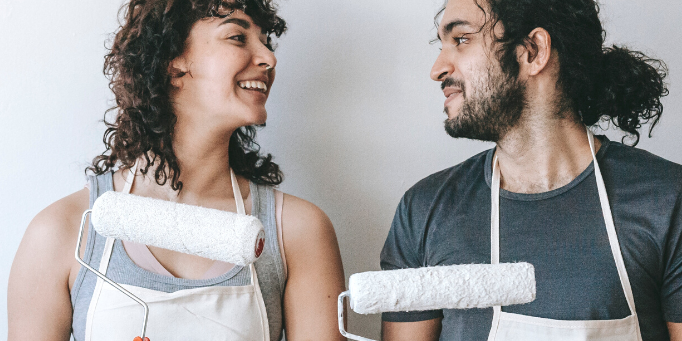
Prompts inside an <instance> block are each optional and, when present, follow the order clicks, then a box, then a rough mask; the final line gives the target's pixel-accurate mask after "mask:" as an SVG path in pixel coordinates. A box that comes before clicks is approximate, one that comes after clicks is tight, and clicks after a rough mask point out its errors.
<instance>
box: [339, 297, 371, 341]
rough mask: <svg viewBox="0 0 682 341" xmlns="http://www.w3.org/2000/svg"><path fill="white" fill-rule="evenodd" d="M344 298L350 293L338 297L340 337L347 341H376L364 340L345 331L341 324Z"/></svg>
mask: <svg viewBox="0 0 682 341" xmlns="http://www.w3.org/2000/svg"><path fill="white" fill-rule="evenodd" d="M345 297H350V291H344V292H342V293H341V295H339V332H341V335H343V336H344V337H346V338H348V339H351V340H356V341H376V340H372V339H368V338H365V337H362V336H358V335H353V334H351V333H349V332H347V331H346V327H345V325H344V323H343V322H344V321H343V320H344V319H343V318H344V311H345V309H344V306H343V299H344V298H345Z"/></svg>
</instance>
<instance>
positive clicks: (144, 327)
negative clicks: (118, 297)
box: [75, 210, 149, 341]
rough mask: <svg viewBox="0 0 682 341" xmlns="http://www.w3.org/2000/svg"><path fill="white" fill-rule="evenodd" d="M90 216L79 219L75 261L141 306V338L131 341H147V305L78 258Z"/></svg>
mask: <svg viewBox="0 0 682 341" xmlns="http://www.w3.org/2000/svg"><path fill="white" fill-rule="evenodd" d="M91 214H92V210H87V211H85V212H83V216H82V217H81V226H80V229H79V231H78V240H77V241H76V253H75V256H76V260H77V261H78V263H80V264H81V265H82V266H83V267H85V268H86V269H88V270H90V271H92V273H94V274H95V275H96V276H97V277H99V278H101V279H102V280H103V281H105V282H107V283H109V284H110V285H111V286H113V287H114V288H116V290H118V291H120V292H122V293H123V294H125V295H126V296H128V297H130V298H131V299H133V300H134V301H135V302H137V303H139V304H140V305H141V306H142V308H143V309H144V320H143V321H142V337H139V336H138V337H136V338H135V339H134V340H133V341H138V339H139V341H143V339H144V341H149V338H146V337H144V335H145V334H146V332H147V319H148V318H149V307H148V306H147V303H145V302H144V301H142V300H141V299H139V298H138V297H137V296H135V295H133V294H132V293H131V292H130V291H128V290H126V289H125V288H123V287H122V286H120V285H119V284H118V283H116V282H114V281H112V280H110V279H109V278H108V277H107V276H105V275H104V274H102V273H100V272H99V271H97V270H95V269H94V268H92V267H91V266H90V264H88V263H86V262H85V261H84V260H83V259H82V258H81V256H80V249H81V239H83V231H84V230H85V222H86V221H87V218H88V216H89V215H91Z"/></svg>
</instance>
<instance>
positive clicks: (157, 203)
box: [76, 191, 265, 341]
mask: <svg viewBox="0 0 682 341" xmlns="http://www.w3.org/2000/svg"><path fill="white" fill-rule="evenodd" d="M88 215H91V222H92V226H93V227H94V228H95V231H97V233H99V234H100V235H102V236H104V237H107V238H115V239H122V240H126V241H132V242H136V243H141V244H145V245H152V246H155V247H159V248H164V249H168V250H173V251H177V252H182V253H186V254H191V255H197V256H201V257H204V258H209V259H213V260H219V261H223V262H228V263H233V264H236V265H241V266H246V265H249V264H251V263H253V262H255V261H256V259H258V257H260V255H261V253H262V252H263V248H264V246H265V232H264V229H263V224H262V223H261V222H260V220H258V218H256V217H253V216H250V215H245V214H238V213H232V212H226V211H221V210H216V209H210V208H204V207H199V206H192V205H186V204H180V203H174V202H170V201H165V200H158V199H152V198H146V197H140V196H136V195H132V194H124V193H120V192H114V191H109V192H106V193H104V194H102V195H101V196H100V197H99V198H97V200H96V201H95V203H94V204H93V206H92V209H91V210H88V211H85V213H83V217H82V219H81V226H80V232H79V234H78V242H77V245H76V259H77V260H78V262H79V263H80V264H81V265H83V266H84V267H85V268H87V269H88V270H90V271H92V272H93V273H95V274H96V275H97V276H98V277H100V278H101V279H102V280H104V281H105V282H107V283H109V284H110V285H112V286H114V287H115V288H116V289H118V290H119V291H121V292H122V293H124V294H125V295H127V296H128V297H130V298H131V299H133V300H135V301H136V302H137V303H139V304H140V305H142V307H143V308H144V320H143V323H142V334H141V335H142V336H141V337H138V338H140V339H141V340H145V341H148V339H145V332H146V328H147V318H148V315H149V308H148V307H147V304H146V303H145V302H144V301H142V300H140V299H139V298H137V297H136V296H135V295H133V294H132V293H130V292H129V291H128V290H126V289H125V288H123V287H121V286H120V285H118V284H117V283H116V282H114V281H112V280H110V279H109V278H107V277H106V276H104V275H103V274H101V273H100V272H99V271H97V270H95V269H93V268H92V267H90V265H88V264H87V263H85V262H84V261H83V260H82V259H81V258H80V254H79V250H80V248H81V239H82V236H83V230H84V227H85V221H86V219H87V216H88ZM136 340H137V338H136Z"/></svg>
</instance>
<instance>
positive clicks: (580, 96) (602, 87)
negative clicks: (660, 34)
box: [436, 0, 668, 145]
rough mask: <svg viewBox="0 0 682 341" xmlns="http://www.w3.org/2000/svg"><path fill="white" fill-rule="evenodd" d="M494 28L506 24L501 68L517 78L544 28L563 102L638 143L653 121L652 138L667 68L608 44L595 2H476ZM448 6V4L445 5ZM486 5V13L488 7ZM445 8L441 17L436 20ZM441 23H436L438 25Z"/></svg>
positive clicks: (660, 111)
mask: <svg viewBox="0 0 682 341" xmlns="http://www.w3.org/2000/svg"><path fill="white" fill-rule="evenodd" d="M474 1H475V3H476V5H478V7H479V9H480V10H481V11H483V13H484V14H485V15H486V18H487V19H488V20H487V24H488V27H489V28H490V29H491V30H492V29H494V28H495V26H496V25H498V24H500V25H502V28H504V34H503V35H502V36H501V37H497V38H496V41H497V43H499V46H500V48H499V50H498V51H497V53H498V57H499V61H500V64H501V66H502V70H504V71H505V72H506V73H507V74H508V75H511V76H512V77H516V76H518V74H519V62H518V60H517V53H516V49H517V47H519V46H529V45H530V47H531V48H534V46H533V45H532V42H530V41H529V39H528V35H529V34H530V32H531V31H533V30H534V29H536V28H539V27H541V28H544V29H545V30H547V32H549V34H550V36H551V37H552V48H553V49H554V50H556V52H557V54H558V56H559V64H560V66H559V85H560V86H561V88H562V89H563V92H564V97H565V98H564V101H565V102H566V103H567V105H568V107H570V109H572V110H573V111H574V112H576V113H577V114H578V115H579V117H580V120H581V121H582V122H583V123H584V124H585V125H587V126H592V125H595V124H597V123H599V122H600V121H602V120H610V121H611V122H612V123H613V124H614V125H615V126H617V127H618V128H619V129H621V130H622V131H624V132H626V133H628V134H629V135H630V136H632V137H634V143H633V145H636V144H637V143H638V142H639V138H640V133H639V131H638V129H640V128H641V127H642V125H643V124H645V123H648V122H651V126H650V128H649V136H651V131H652V130H653V129H654V126H656V124H657V123H658V121H659V120H660V118H661V115H662V114H663V105H662V104H661V98H662V97H664V96H666V95H668V89H667V87H666V84H665V82H664V80H665V77H666V76H667V72H668V69H667V67H666V65H665V63H664V62H663V61H661V60H657V59H652V58H649V57H647V56H646V55H645V54H644V53H642V52H638V51H631V50H628V49H627V48H624V47H619V46H610V47H607V46H604V41H605V36H606V34H605V32H604V29H603V27H602V23H601V21H600V20H599V4H598V3H597V2H596V1H595V0H474ZM446 4H447V2H446ZM484 7H486V8H487V9H488V11H486V9H484ZM444 10H445V6H444V7H443V8H442V9H441V11H440V12H439V13H438V15H436V20H438V18H439V17H440V14H442V13H443V11H444ZM437 25H438V23H437V22H436V26H437Z"/></svg>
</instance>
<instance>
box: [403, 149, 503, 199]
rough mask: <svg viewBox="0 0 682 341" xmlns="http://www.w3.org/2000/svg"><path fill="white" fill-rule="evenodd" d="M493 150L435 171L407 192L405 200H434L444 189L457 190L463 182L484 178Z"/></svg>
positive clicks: (468, 182) (469, 182)
mask: <svg viewBox="0 0 682 341" xmlns="http://www.w3.org/2000/svg"><path fill="white" fill-rule="evenodd" d="M490 152H491V150H490V149H489V150H485V151H483V152H481V153H479V154H476V155H474V156H472V157H470V158H469V159H467V160H466V161H464V162H462V163H460V164H457V165H455V166H452V167H449V168H446V169H443V170H441V171H439V172H436V173H433V174H431V175H429V176H427V177H425V178H423V179H421V180H419V181H418V182H417V183H416V184H414V186H412V187H411V188H410V189H408V190H407V192H405V196H404V198H405V200H421V199H428V200H432V199H433V198H434V197H435V196H437V195H438V193H439V192H441V191H443V190H444V189H446V188H447V189H449V190H456V188H457V187H458V186H459V185H461V184H463V183H467V184H471V183H472V182H475V181H477V180H484V179H485V177H484V172H485V164H486V159H487V158H488V154H489V153H490Z"/></svg>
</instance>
